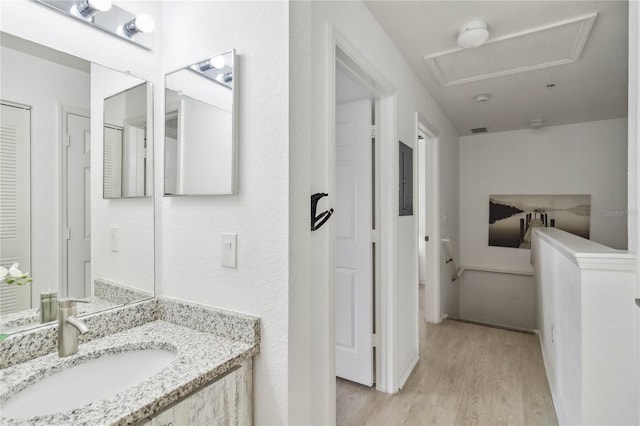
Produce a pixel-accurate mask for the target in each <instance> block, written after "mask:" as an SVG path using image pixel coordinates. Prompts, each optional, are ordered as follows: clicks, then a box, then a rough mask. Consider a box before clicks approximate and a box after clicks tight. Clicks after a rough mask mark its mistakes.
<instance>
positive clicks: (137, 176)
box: [102, 77, 153, 198]
mask: <svg viewBox="0 0 640 426" xmlns="http://www.w3.org/2000/svg"><path fill="white" fill-rule="evenodd" d="M131 79H132V80H134V82H135V80H138V81H139V83H138V84H136V85H135V86H133V87H131V88H128V89H126V90H124V91H122V92H120V93H117V94H115V95H113V96H110V97H108V98H106V99H105V100H104V136H103V140H104V151H103V157H104V162H103V180H102V184H103V192H102V194H103V197H104V198H135V197H148V196H150V195H151V167H149V162H148V160H149V157H150V150H151V149H150V148H151V147H150V146H149V145H148V143H147V135H148V134H150V133H151V132H152V128H151V126H150V124H151V123H150V120H148V119H147V116H148V115H149V113H148V109H149V106H150V105H153V103H152V102H150V101H149V100H150V99H151V96H152V94H153V88H152V86H151V83H147V82H143V81H142V80H140V79H138V78H135V77H131Z"/></svg>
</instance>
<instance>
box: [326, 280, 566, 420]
mask: <svg viewBox="0 0 640 426" xmlns="http://www.w3.org/2000/svg"><path fill="white" fill-rule="evenodd" d="M420 295H421V299H423V289H422V288H421V291H420ZM421 312H422V309H421ZM336 396H337V419H336V421H337V424H338V425H507V424H509V425H557V424H558V422H557V419H556V415H555V411H554V409H553V403H552V401H551V394H550V391H549V385H548V383H547V378H546V376H545V372H544V366H543V363H542V355H541V353H540V344H539V342H538V338H537V336H535V335H532V334H526V333H519V332H514V331H507V330H501V329H496V328H490V327H484V326H480V325H475V324H469V323H464V322H459V321H452V320H445V321H443V322H442V323H441V324H439V325H433V324H426V323H425V322H424V319H422V318H421V321H420V361H419V362H418V364H417V366H416V368H415V370H414V372H413V373H412V375H411V376H410V377H409V379H408V380H407V383H406V384H405V386H404V388H403V389H402V390H401V391H400V392H399V393H397V394H395V395H388V394H385V393H382V392H378V391H376V390H375V388H368V387H365V386H362V385H359V384H355V383H352V382H349V381H347V380H343V379H337V395H336Z"/></svg>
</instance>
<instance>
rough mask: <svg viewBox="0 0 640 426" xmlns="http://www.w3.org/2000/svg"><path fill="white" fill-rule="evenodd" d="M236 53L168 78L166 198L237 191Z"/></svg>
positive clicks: (166, 79)
mask: <svg viewBox="0 0 640 426" xmlns="http://www.w3.org/2000/svg"><path fill="white" fill-rule="evenodd" d="M236 62H237V61H236V56H235V52H234V51H233V50H232V51H229V52H226V53H223V54H221V55H217V56H214V57H212V58H210V59H207V60H205V61H202V62H199V63H197V64H194V65H190V66H188V67H186V68H184V69H180V70H178V71H175V72H173V73H170V74H167V75H166V77H165V85H166V89H165V114H166V116H165V145H164V147H165V148H164V154H165V155H164V158H165V163H164V195H166V196H170V195H222V194H233V193H235V191H236V182H235V181H236V160H235V156H236V153H235V150H236V131H235V128H236V126H235V122H236V120H237V114H236V113H235V110H236V100H235V97H236V90H235V86H236V84H237V65H236Z"/></svg>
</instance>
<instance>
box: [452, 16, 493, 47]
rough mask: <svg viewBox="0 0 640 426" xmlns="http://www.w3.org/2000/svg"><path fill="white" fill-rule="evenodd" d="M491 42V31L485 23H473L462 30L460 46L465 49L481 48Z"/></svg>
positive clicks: (459, 39) (459, 34) (459, 36)
mask: <svg viewBox="0 0 640 426" xmlns="http://www.w3.org/2000/svg"><path fill="white" fill-rule="evenodd" d="M487 40H489V30H488V29H487V23H486V22H484V21H471V22H469V23H467V24H465V25H464V26H463V27H462V28H460V32H459V33H458V46H460V47H462V48H463V49H471V48H474V47H480V46H482V45H483V44H485V43H486V42H487Z"/></svg>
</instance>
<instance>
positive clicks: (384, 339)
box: [327, 24, 399, 394]
mask: <svg viewBox="0 0 640 426" xmlns="http://www.w3.org/2000/svg"><path fill="white" fill-rule="evenodd" d="M328 27H329V28H328V34H329V37H328V49H327V50H328V52H327V53H328V61H327V65H328V67H329V68H330V69H329V70H328V73H327V75H328V79H329V81H328V88H329V93H327V119H328V123H327V126H328V141H327V142H328V143H327V150H328V151H327V162H328V168H329V170H328V176H327V180H328V182H327V183H328V188H329V198H330V203H331V205H335V187H336V182H335V108H336V104H335V87H336V86H335V83H336V82H335V67H336V61H337V60H338V56H340V60H341V62H342V63H343V64H344V65H346V66H347V67H349V68H350V69H351V70H352V71H354V72H356V74H357V75H359V76H360V77H361V80H363V82H364V83H366V84H367V85H368V86H369V87H371V89H372V90H373V92H374V93H375V94H376V98H377V106H378V107H379V108H378V114H377V119H378V123H377V127H378V144H377V146H378V152H379V155H378V158H377V159H378V162H377V165H378V167H377V176H378V177H377V178H376V181H377V182H379V188H378V192H377V194H376V195H377V196H376V203H377V206H378V212H377V215H376V217H377V221H376V223H377V224H378V226H377V233H376V238H375V241H376V247H377V248H378V249H377V250H376V274H377V275H376V285H375V289H374V297H375V303H374V307H373V308H374V312H375V324H374V326H375V330H376V335H377V344H376V351H375V353H376V358H375V374H376V389H377V390H379V391H382V392H386V393H390V394H393V393H395V392H397V391H398V381H399V380H398V377H397V376H398V374H397V365H396V364H397V362H396V341H397V336H396V323H397V321H396V299H397V298H396V287H395V281H396V263H397V260H396V251H397V250H396V248H397V243H396V235H397V223H396V221H395V220H394V219H395V218H396V215H397V212H396V208H397V206H398V202H399V200H398V191H397V176H396V175H395V174H396V171H395V167H394V166H395V165H396V164H397V162H398V152H397V149H396V148H397V147H396V145H395V143H393V142H394V141H395V140H396V139H397V137H396V135H397V129H396V123H395V118H396V110H397V93H396V90H395V88H394V87H393V86H392V85H391V84H389V83H388V81H387V80H386V79H385V78H384V77H383V76H382V75H381V74H380V73H379V72H378V71H377V69H376V68H375V67H374V66H373V65H371V63H370V62H369V61H368V60H367V58H366V57H365V56H364V55H362V54H361V53H360V52H359V51H358V49H356V48H355V47H354V46H353V45H352V44H351V43H350V42H349V40H348V39H347V38H346V37H345V36H344V35H343V34H342V33H341V32H340V31H339V30H338V29H337V28H335V27H334V26H333V25H330V24H329V25H328ZM343 54H344V55H343ZM345 62H346V63H345ZM329 223H330V231H329V235H330V237H329V241H328V243H329V244H328V248H329V253H328V256H329V259H328V261H329V274H328V280H329V283H328V284H329V285H328V289H329V294H328V302H329V303H328V305H329V312H328V317H329V322H330V324H329V330H328V334H329V336H328V337H329V345H330V347H331V348H332V352H333V353H335V343H336V336H335V299H334V298H335V278H334V272H333V271H334V270H335V236H336V230H335V225H334V222H333V221H330V222H329ZM333 358H334V359H333V360H332V361H331V363H330V367H329V371H330V374H331V376H332V377H335V356H334V357H333Z"/></svg>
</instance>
